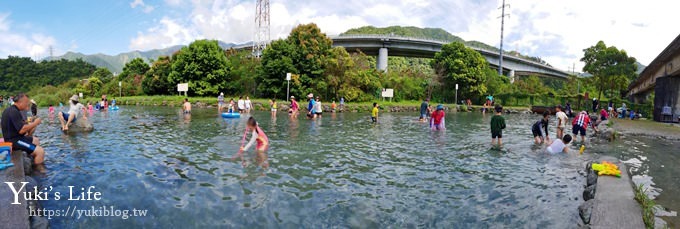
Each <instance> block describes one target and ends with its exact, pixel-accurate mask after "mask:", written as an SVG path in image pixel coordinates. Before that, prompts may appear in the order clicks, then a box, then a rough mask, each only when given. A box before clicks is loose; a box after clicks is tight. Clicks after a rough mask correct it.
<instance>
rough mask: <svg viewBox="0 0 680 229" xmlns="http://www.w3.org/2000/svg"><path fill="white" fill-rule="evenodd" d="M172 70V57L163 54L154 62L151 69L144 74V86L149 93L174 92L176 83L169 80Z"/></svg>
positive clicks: (165, 93) (166, 93)
mask: <svg viewBox="0 0 680 229" xmlns="http://www.w3.org/2000/svg"><path fill="white" fill-rule="evenodd" d="M171 71H172V64H171V63H170V58H169V57H167V56H161V57H159V58H158V60H156V61H154V62H153V65H151V69H149V71H147V72H146V73H145V74H144V79H143V80H142V88H143V90H144V93H146V94H147V95H168V94H172V93H173V90H172V89H173V88H174V85H172V84H171V83H170V81H168V76H169V75H170V72H171Z"/></svg>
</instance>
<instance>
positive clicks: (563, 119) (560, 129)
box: [555, 105, 569, 139]
mask: <svg viewBox="0 0 680 229" xmlns="http://www.w3.org/2000/svg"><path fill="white" fill-rule="evenodd" d="M555 110H557V113H555V116H557V131H556V132H557V139H561V138H562V136H563V135H564V127H565V126H566V125H567V123H568V121H569V117H567V113H564V111H562V105H557V107H555Z"/></svg>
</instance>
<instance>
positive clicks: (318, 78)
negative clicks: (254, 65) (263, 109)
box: [258, 23, 332, 98]
mask: <svg viewBox="0 0 680 229" xmlns="http://www.w3.org/2000/svg"><path fill="white" fill-rule="evenodd" d="M331 44H332V41H331V39H330V38H328V37H327V36H326V34H324V33H321V30H320V29H319V27H317V26H316V24H313V23H312V24H305V25H298V26H297V27H295V28H294V29H293V30H292V31H291V32H290V35H289V36H288V38H286V39H285V40H277V41H273V42H272V43H271V45H270V46H268V47H267V49H266V50H264V52H263V53H262V70H261V71H260V76H261V78H260V82H261V83H260V85H259V86H258V89H259V90H260V93H262V94H263V95H264V96H265V97H279V98H280V97H283V96H285V92H286V84H285V83H286V82H285V77H286V73H289V72H290V73H293V74H296V76H295V77H293V80H291V82H290V83H291V94H292V95H298V96H299V95H306V94H307V93H313V92H314V91H315V90H324V91H325V90H326V89H327V88H328V85H327V84H326V82H324V81H323V79H324V78H323V76H324V68H325V64H326V60H327V58H329V57H330V56H331V55H332V54H331Z"/></svg>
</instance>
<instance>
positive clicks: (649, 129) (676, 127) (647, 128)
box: [613, 119, 680, 140]
mask: <svg viewBox="0 0 680 229" xmlns="http://www.w3.org/2000/svg"><path fill="white" fill-rule="evenodd" d="M613 122H614V129H616V130H617V131H618V132H620V133H622V134H624V135H628V136H648V137H657V138H663V139H668V140H680V124H677V123H674V124H671V123H660V122H654V121H650V120H627V119H613Z"/></svg>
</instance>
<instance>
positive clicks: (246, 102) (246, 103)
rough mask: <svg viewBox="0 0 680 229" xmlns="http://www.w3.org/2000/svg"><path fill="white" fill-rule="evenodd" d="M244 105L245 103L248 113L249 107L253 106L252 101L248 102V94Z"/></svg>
mask: <svg viewBox="0 0 680 229" xmlns="http://www.w3.org/2000/svg"><path fill="white" fill-rule="evenodd" d="M245 105H246V113H250V109H251V108H253V103H252V102H250V97H249V96H246V101H245Z"/></svg>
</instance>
